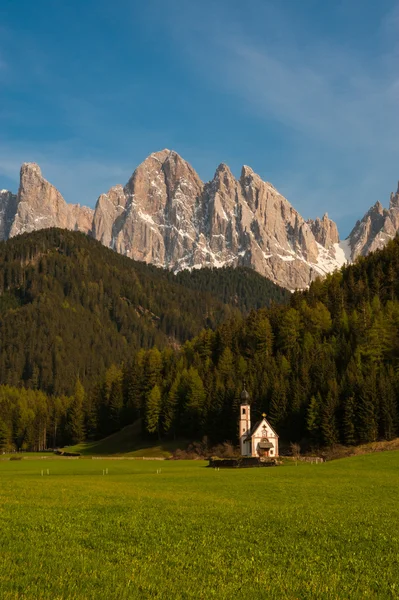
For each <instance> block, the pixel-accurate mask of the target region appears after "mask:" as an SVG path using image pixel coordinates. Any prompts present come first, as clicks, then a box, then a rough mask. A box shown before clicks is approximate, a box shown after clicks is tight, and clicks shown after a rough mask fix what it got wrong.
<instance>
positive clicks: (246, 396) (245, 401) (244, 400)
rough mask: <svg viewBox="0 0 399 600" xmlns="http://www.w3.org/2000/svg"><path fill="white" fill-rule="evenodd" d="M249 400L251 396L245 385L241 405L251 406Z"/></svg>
mask: <svg viewBox="0 0 399 600" xmlns="http://www.w3.org/2000/svg"><path fill="white" fill-rule="evenodd" d="M249 399H250V396H249V394H248V392H247V389H246V387H245V383H244V389H243V390H242V392H241V404H249Z"/></svg>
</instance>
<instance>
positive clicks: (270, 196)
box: [92, 150, 342, 289]
mask: <svg viewBox="0 0 399 600" xmlns="http://www.w3.org/2000/svg"><path fill="white" fill-rule="evenodd" d="M327 221H328V222H327V229H328V232H327V234H326V235H325V236H324V238H323V236H321V235H320V236H319V239H318V240H316V237H315V235H314V233H313V232H312V228H311V227H310V226H309V224H308V223H306V222H305V221H304V219H303V218H302V217H301V216H300V215H299V213H297V211H295V210H294V209H293V207H292V206H291V205H290V204H289V202H288V201H287V200H286V199H285V198H284V197H283V196H281V194H279V193H278V191H277V190H276V189H275V188H274V187H273V186H272V185H271V184H270V183H267V182H264V181H262V180H261V178H260V177H259V176H258V175H256V174H255V173H254V172H253V171H252V169H250V168H249V167H246V166H244V167H243V169H242V172H241V177H240V179H239V180H236V179H235V178H234V176H233V175H232V173H231V171H230V169H229V168H228V167H227V166H226V165H224V164H221V165H219V167H218V168H217V170H216V173H215V176H214V178H213V180H212V181H210V182H209V183H206V184H203V183H202V181H201V180H200V178H199V176H198V175H197V173H196V172H195V171H194V169H193V168H192V167H191V166H190V165H189V164H188V163H187V162H186V161H185V160H183V159H182V158H181V157H180V156H179V155H178V154H177V153H176V152H171V151H169V150H162V151H161V152H156V153H154V154H152V155H151V156H149V157H148V158H147V159H146V160H145V161H144V162H143V163H142V164H141V165H140V166H139V167H138V168H137V169H136V170H135V172H134V173H133V175H132V177H131V178H130V180H129V181H128V183H127V184H126V186H125V187H124V188H123V189H122V188H121V186H117V187H116V188H112V189H111V190H110V191H109V192H108V194H103V195H101V196H100V198H99V199H98V202H97V206H96V209H95V213H94V219H93V230H92V233H93V235H94V237H96V239H99V240H100V241H102V242H103V243H104V244H106V245H108V246H110V247H112V248H114V249H115V250H117V252H120V253H122V254H125V255H127V256H130V257H131V258H134V259H136V260H143V261H146V262H150V263H153V264H156V265H159V266H162V267H166V268H170V269H173V270H175V271H178V270H181V269H184V268H200V267H202V266H213V267H220V266H222V265H233V266H235V265H245V266H251V267H253V268H255V269H256V270H257V271H259V272H260V273H262V274H263V275H265V276H267V277H269V278H270V279H272V280H274V281H276V282H277V283H279V284H280V285H284V286H286V287H288V288H290V289H295V288H297V287H298V288H301V287H306V286H307V285H309V283H310V281H311V280H312V279H314V278H315V277H316V276H317V275H318V274H322V273H324V272H328V271H329V270H331V269H332V268H333V265H335V266H339V265H340V264H341V263H342V261H341V254H342V253H340V252H338V251H337V248H336V246H337V245H338V234H337V232H336V228H335V230H334V226H333V224H332V222H331V221H330V220H329V219H328V220H327ZM324 222H325V221H324V220H323V222H322V223H324Z"/></svg>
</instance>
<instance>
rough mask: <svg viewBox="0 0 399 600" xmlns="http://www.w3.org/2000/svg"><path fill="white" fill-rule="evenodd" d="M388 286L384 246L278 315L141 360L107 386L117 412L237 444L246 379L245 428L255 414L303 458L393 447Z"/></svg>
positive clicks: (396, 280) (396, 311)
mask: <svg viewBox="0 0 399 600" xmlns="http://www.w3.org/2000/svg"><path fill="white" fill-rule="evenodd" d="M398 275H399V239H395V240H393V241H392V242H390V243H388V245H387V246H386V247H385V248H384V249H383V250H380V251H377V252H375V253H374V254H371V255H370V256H368V257H366V258H359V259H358V261H357V262H356V263H355V264H354V265H351V266H348V267H346V268H343V269H342V270H341V271H338V272H336V273H334V274H332V275H329V276H327V278H326V279H325V280H318V281H316V282H314V283H313V284H312V285H311V286H310V289H309V290H308V291H306V292H302V293H301V292H298V293H295V294H293V295H292V297H291V302H290V305H288V306H276V305H275V306H272V307H271V308H270V309H261V310H259V311H257V312H255V311H253V312H252V313H251V314H250V315H249V316H248V317H247V318H246V319H245V320H242V321H237V320H234V319H230V320H228V321H226V322H225V323H224V324H222V325H221V326H220V327H218V328H217V329H216V331H214V332H213V331H207V332H203V333H201V334H200V335H199V336H197V337H196V338H194V339H193V340H191V341H190V342H189V343H187V344H186V345H185V346H184V347H182V348H181V349H179V350H176V351H175V352H174V354H173V355H171V354H170V353H169V352H167V353H165V352H158V351H156V350H154V349H153V350H150V351H149V352H147V353H144V355H143V354H142V355H140V356H139V357H137V360H136V361H135V364H134V368H133V369H128V368H122V370H121V372H119V373H118V374H116V375H115V381H117V380H118V378H121V380H122V381H123V384H122V389H124V390H126V392H125V395H124V398H123V401H121V402H122V404H121V406H122V405H126V406H127V405H129V403H130V406H132V407H135V409H134V410H135V411H136V412H135V413H134V414H136V415H137V414H141V415H142V416H144V422H145V425H146V428H147V431H148V432H149V433H153V434H155V433H156V432H157V433H158V434H160V435H161V436H163V435H167V436H169V435H173V436H177V437H179V436H186V437H190V438H197V439H201V438H202V436H203V435H207V436H209V438H210V440H211V441H212V442H219V441H223V440H233V441H236V440H237V414H238V405H239V398H240V393H241V390H242V384H243V380H244V379H245V380H246V382H247V389H248V391H249V392H250V396H251V399H252V407H251V413H252V418H253V419H254V420H256V419H257V418H259V415H260V414H261V413H263V412H266V413H267V415H268V419H269V420H270V422H271V423H272V424H273V426H274V427H275V429H276V430H277V431H278V433H279V434H280V437H281V441H284V442H291V441H296V442H300V444H301V445H302V447H303V448H304V449H306V448H310V447H320V446H333V445H334V444H337V443H341V444H345V445H348V446H352V445H357V444H365V443H369V442H375V441H376V440H384V439H386V440H390V439H393V438H394V437H395V436H397V434H398V433H399V406H398V398H399V369H398V364H399V343H398V340H399V276H398ZM109 386H110V382H109V381H108V383H107V382H104V383H103V384H102V385H101V386H100V387H99V388H98V393H97V395H96V398H95V399H94V402H95V404H96V405H97V407H98V410H99V414H102V415H103V417H102V421H99V426H100V431H101V422H102V423H103V424H104V425H103V426H102V427H103V431H104V433H106V427H105V424H108V423H110V419H111V415H112V403H114V404H115V399H114V400H113V393H112V392H111V394H110V395H109V396H108V398H107V399H106V400H105V397H106V390H107V389H109ZM115 389H117V388H115ZM115 398H116V396H115ZM105 415H106V416H107V418H105ZM114 422H115V417H114Z"/></svg>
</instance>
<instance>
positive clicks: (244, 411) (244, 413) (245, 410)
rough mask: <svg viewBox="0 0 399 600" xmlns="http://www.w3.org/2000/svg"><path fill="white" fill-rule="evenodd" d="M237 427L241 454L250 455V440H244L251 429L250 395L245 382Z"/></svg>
mask: <svg viewBox="0 0 399 600" xmlns="http://www.w3.org/2000/svg"><path fill="white" fill-rule="evenodd" d="M239 428H240V429H239V438H240V450H241V456H251V453H252V449H251V442H248V441H246V440H247V437H248V434H249V433H250V431H251V405H250V396H249V393H248V392H247V389H246V387H245V383H244V389H243V391H242V392H241V404H240V421H239Z"/></svg>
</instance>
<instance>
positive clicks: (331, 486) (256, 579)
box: [0, 452, 399, 600]
mask: <svg viewBox="0 0 399 600" xmlns="http://www.w3.org/2000/svg"><path fill="white" fill-rule="evenodd" d="M42 469H44V471H45V472H46V470H47V469H49V470H50V475H45V476H41V470H42ZM104 469H108V472H109V474H108V475H103V474H102V472H103V470H104ZM157 469H161V470H162V472H161V473H160V474H157V473H156V471H157ZM398 492H399V452H385V453H380V454H373V455H367V456H357V457H353V458H348V459H344V460H338V461H334V462H330V463H325V464H320V465H306V464H303V465H299V466H298V467H296V466H295V465H294V464H292V465H290V466H283V467H277V468H269V469H242V470H232V471H229V470H220V471H214V470H212V469H207V468H205V464H204V463H203V462H197V461H193V462H183V461H182V462H173V461H163V462H160V461H154V462H152V461H151V462H150V461H132V460H127V461H123V460H115V461H113V460H79V459H78V460H68V459H59V460H42V461H39V460H38V461H34V460H30V461H25V460H21V461H15V462H13V461H10V462H6V461H3V462H0V553H1V569H0V598H1V599H2V600H10V599H15V600H16V599H18V600H19V599H29V600H31V599H34V600H42V599H43V600H44V599H46V600H47V599H48V600H50V599H51V600H57V599H71V600H72V599H85V600H89V599H96V600H98V599H102V598H104V599H115V600H119V599H121V600H122V599H127V598H129V599H130V598H132V599H146V598H162V599H164V600H168V599H171V600H172V599H173V600H174V599H183V598H186V599H191V598H197V599H199V598H201V599H202V598H203V599H208V598H217V599H234V598H241V597H243V598H251V599H253V600H258V599H263V598H264V599H270V598H276V599H277V598H278V599H286V598H287V599H294V598H300V599H306V598H317V599H323V598H326V599H327V598H328V599H330V598H345V599H346V598H348V599H349V598H359V599H362V600H363V599H366V598H399V509H398V505H399V501H398V498H399V493H398Z"/></svg>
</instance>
